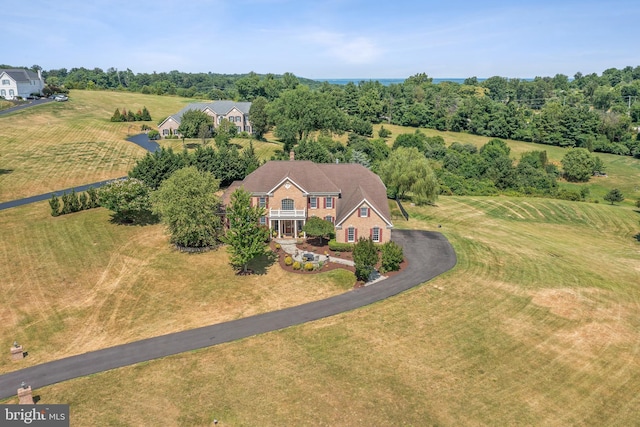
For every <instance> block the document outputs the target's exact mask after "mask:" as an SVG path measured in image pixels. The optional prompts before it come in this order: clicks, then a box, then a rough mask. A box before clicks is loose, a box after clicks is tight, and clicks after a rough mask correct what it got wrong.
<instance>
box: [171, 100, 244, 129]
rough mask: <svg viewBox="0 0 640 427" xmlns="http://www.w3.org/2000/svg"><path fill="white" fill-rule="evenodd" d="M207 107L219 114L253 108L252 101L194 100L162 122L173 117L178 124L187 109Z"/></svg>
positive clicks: (200, 109) (201, 109) (202, 109)
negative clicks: (235, 109)
mask: <svg viewBox="0 0 640 427" xmlns="http://www.w3.org/2000/svg"><path fill="white" fill-rule="evenodd" d="M207 108H209V109H210V110H211V111H213V112H214V113H216V114H217V115H219V116H225V115H227V114H228V113H229V112H230V111H231V110H233V109H234V108H237V109H238V110H240V112H242V114H249V109H250V108H251V103H250V102H235V101H213V102H194V103H191V104H189V105H187V106H186V107H184V108H183V109H182V110H180V111H178V112H177V113H175V114H172V115H170V116H169V117H167V118H166V119H164V120H163V121H162V123H164V122H165V121H167V119H169V118H172V119H173V120H175V121H176V122H177V123H178V124H180V122H181V121H182V115H183V114H184V113H186V112H187V111H189V110H198V111H204V110H206V109H207ZM162 123H161V125H162Z"/></svg>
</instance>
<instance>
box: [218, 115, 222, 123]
mask: <svg viewBox="0 0 640 427" xmlns="http://www.w3.org/2000/svg"><path fill="white" fill-rule="evenodd" d="M221 121H222V116H218V124H220V122H221Z"/></svg>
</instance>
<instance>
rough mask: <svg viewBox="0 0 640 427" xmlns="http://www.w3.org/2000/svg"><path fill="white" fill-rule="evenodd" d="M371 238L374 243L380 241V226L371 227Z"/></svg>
mask: <svg viewBox="0 0 640 427" xmlns="http://www.w3.org/2000/svg"><path fill="white" fill-rule="evenodd" d="M371 240H372V241H374V242H376V243H379V242H380V227H373V228H372V229H371Z"/></svg>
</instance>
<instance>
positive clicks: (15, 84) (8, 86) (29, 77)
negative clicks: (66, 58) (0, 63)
mask: <svg viewBox="0 0 640 427" xmlns="http://www.w3.org/2000/svg"><path fill="white" fill-rule="evenodd" d="M42 89H44V79H43V78H42V73H41V72H40V70H38V72H37V73H36V72H33V71H31V70H24V69H21V68H15V69H0V97H2V98H5V99H14V98H17V97H18V96H20V97H22V98H25V99H26V98H27V97H28V96H29V95H31V94H32V93H37V94H40V95H42Z"/></svg>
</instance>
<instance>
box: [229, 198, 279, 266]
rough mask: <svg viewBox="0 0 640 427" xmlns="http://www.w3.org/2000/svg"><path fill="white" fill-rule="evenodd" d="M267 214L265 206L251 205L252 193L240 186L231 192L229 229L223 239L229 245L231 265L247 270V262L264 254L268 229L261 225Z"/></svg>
mask: <svg viewBox="0 0 640 427" xmlns="http://www.w3.org/2000/svg"><path fill="white" fill-rule="evenodd" d="M264 214H265V210H264V208H261V207H260V206H251V194H250V193H249V192H247V191H245V190H244V189H242V188H238V189H237V190H236V191H234V192H233V193H232V194H231V203H230V205H229V207H228V208H227V213H226V216H227V219H228V221H229V229H228V230H227V233H226V235H225V236H224V238H223V241H224V242H225V243H226V244H227V245H229V246H228V247H227V250H228V251H229V254H230V255H231V265H232V266H233V267H234V268H236V269H238V270H240V269H242V271H243V272H244V273H246V272H247V264H248V263H249V261H251V260H252V259H254V258H255V257H257V256H260V255H262V254H264V252H265V248H266V245H267V244H266V241H267V238H268V235H269V232H268V229H267V228H265V227H260V224H259V221H260V217H262V216H263V215H264Z"/></svg>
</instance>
